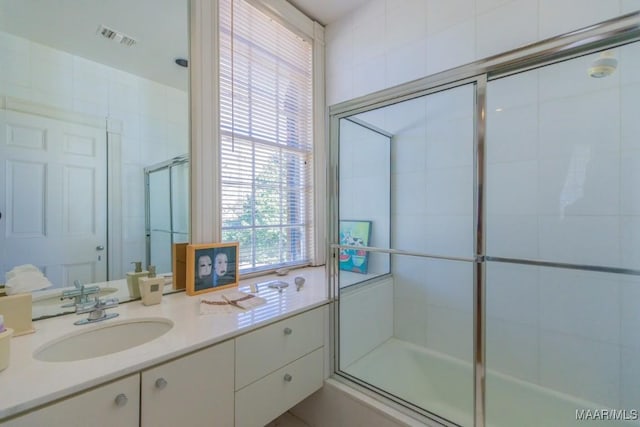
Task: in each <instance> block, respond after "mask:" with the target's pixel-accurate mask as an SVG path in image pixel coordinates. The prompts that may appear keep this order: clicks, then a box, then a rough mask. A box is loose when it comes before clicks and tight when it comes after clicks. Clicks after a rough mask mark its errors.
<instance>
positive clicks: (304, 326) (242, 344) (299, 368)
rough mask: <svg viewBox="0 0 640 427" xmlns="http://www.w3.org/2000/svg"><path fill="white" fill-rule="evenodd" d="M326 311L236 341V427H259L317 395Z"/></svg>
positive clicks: (259, 331) (321, 377) (287, 320)
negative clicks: (307, 398) (308, 397)
mask: <svg viewBox="0 0 640 427" xmlns="http://www.w3.org/2000/svg"><path fill="white" fill-rule="evenodd" d="M325 312H326V308H317V309H315V310H311V311H307V312H306V313H302V314H299V315H297V316H294V317H290V318H288V319H285V320H282V321H280V322H276V323H274V324H272V325H269V326H265V327H264V328H261V329H258V330H256V331H253V332H250V333H248V334H245V335H242V336H240V337H238V338H236V340H235V347H236V381H235V389H236V393H235V417H236V420H235V425H236V426H237V427H261V426H264V425H265V424H267V423H269V422H270V421H272V420H273V419H274V418H276V417H277V416H279V415H280V414H282V413H283V412H286V411H287V410H288V409H290V408H291V407H293V406H294V405H296V404H297V403H298V402H300V401H301V400H303V399H304V398H305V397H307V396H309V395H310V394H311V393H313V392H314V391H316V390H318V389H320V388H321V387H322V383H323V379H324V378H323V377H324V375H323V367H324V363H323V360H324V359H323V352H324V350H323V346H324V321H325Z"/></svg>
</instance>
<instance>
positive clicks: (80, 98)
mask: <svg viewBox="0 0 640 427" xmlns="http://www.w3.org/2000/svg"><path fill="white" fill-rule="evenodd" d="M0 57H1V58H2V67H0V93H2V94H4V95H8V96H12V97H16V98H20V99H24V100H27V101H32V102H37V103H41V104H46V105H51V106H55V107H58V108H63V109H66V110H69V111H73V112H77V113H84V114H90V115H94V116H97V117H105V118H106V117H110V118H114V119H118V120H121V121H122V122H123V135H122V148H123V159H122V161H123V168H122V171H123V189H122V191H123V193H122V195H123V204H124V206H123V216H124V218H123V220H124V223H123V246H124V247H123V251H122V264H123V266H124V269H125V271H129V266H130V264H129V263H130V262H132V261H143V262H144V260H145V259H146V255H145V231H144V221H145V219H144V216H145V211H144V171H143V169H144V167H146V166H149V165H152V164H155V163H158V162H161V161H164V160H167V159H170V158H172V157H174V156H177V155H181V154H185V153H186V152H188V135H189V133H188V131H189V122H188V109H189V102H188V94H187V93H186V92H184V91H181V90H178V89H175V88H172V87H169V86H166V85H162V84H159V83H156V82H153V81H150V80H147V79H143V78H140V77H138V76H135V75H133V74H129V73H126V72H123V71H120V70H116V69H114V68H110V67H107V66H104V65H101V64H98V63H96V62H93V61H88V60H86V59H83V58H81V57H78V56H73V55H70V54H68V53H66V52H62V51H59V50H55V49H52V48H49V47H47V46H44V45H41V44H38V43H33V42H31V41H29V40H27V39H23V38H20V37H16V36H13V35H11V34H8V33H3V32H0ZM185 72H186V71H185ZM185 78H186V77H185Z"/></svg>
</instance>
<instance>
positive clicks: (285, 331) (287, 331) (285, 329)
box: [284, 328, 293, 335]
mask: <svg viewBox="0 0 640 427" xmlns="http://www.w3.org/2000/svg"><path fill="white" fill-rule="evenodd" d="M292 332H293V330H292V329H291V328H284V334H285V335H291V333H292Z"/></svg>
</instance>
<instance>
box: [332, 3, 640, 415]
mask: <svg viewBox="0 0 640 427" xmlns="http://www.w3.org/2000/svg"><path fill="white" fill-rule="evenodd" d="M636 10H640V1H639V0H622V1H609V2H602V1H594V0H589V1H577V0H564V1H553V0H537V1H534V0H517V1H500V0H475V1H473V0H456V1H444V0H442V1H437V0H428V1H422V0H413V1H412V0H386V1H384V0H376V1H371V2H368V3H367V4H366V5H364V6H363V7H361V8H360V9H358V10H356V11H354V12H352V13H351V14H350V15H348V16H347V17H345V18H344V19H342V20H340V21H338V22H335V23H332V24H330V25H329V26H328V27H327V30H326V38H327V100H328V103H329V104H330V105H331V104H334V103H337V102H341V101H345V100H348V99H351V98H354V97H357V96H361V95H365V94H367V93H371V92H374V91H377V90H380V89H384V88H388V87H391V86H394V85H396V84H399V83H403V82H407V81H410V80H413V79H416V78H420V77H424V76H426V75H430V74H433V73H435V72H438V71H442V70H445V69H448V68H452V67H455V66H459V65H463V64H465V63H468V62H471V61H474V60H477V59H481V58H484V57H487V56H490V55H493V54H497V53H500V52H504V51H506V50H509V49H513V48H517V47H519V46H523V45H526V44H529V43H532V42H536V41H539V40H543V39H545V38H548V37H551V36H554V35H559V34H562V33H565V32H568V31H572V30H575V29H578V28H581V27H585V26H588V25H591V24H594V23H597V22H600V21H603V20H606V19H609V18H613V17H615V16H618V15H621V14H624V13H628V12H632V11H636ZM638 57H640V55H636V56H635V57H633V56H629V58H628V59H629V61H637V59H635V58H638ZM635 70H638V68H635ZM584 75H586V68H585V74H584ZM635 75H638V73H637V71H636V72H635ZM551 77H552V76H545V75H544V72H541V73H540V75H539V76H537V77H536V80H535V81H533V82H521V86H520V85H518V86H517V88H518V91H517V93H516V95H517V96H515V97H514V96H513V94H514V93H515V92H514V90H515V87H516V86H509V87H505V88H503V89H504V94H505V95H506V96H507V98H502V99H498V98H491V97H490V98H489V99H490V102H493V101H495V102H496V103H495V105H493V104H491V106H492V107H495V108H498V107H502V106H503V105H504V106H505V107H517V108H512V109H511V110H510V111H505V113H507V114H505V115H504V116H503V117H504V119H502V122H499V120H500V118H499V117H498V116H496V114H495V108H494V109H493V110H492V109H491V108H489V117H488V120H489V122H490V123H491V121H492V120H493V121H494V122H495V123H496V124H498V123H504V124H507V126H506V127H504V128H501V130H500V131H497V129H496V128H494V130H496V132H497V133H494V135H493V136H495V139H494V140H493V141H492V142H491V140H490V142H489V143H490V144H491V143H493V144H496V145H494V147H495V151H493V152H490V153H489V160H488V161H489V175H488V180H489V182H488V187H489V188H493V189H495V191H493V192H489V196H488V197H489V208H488V209H489V214H490V218H489V224H488V227H489V233H490V236H489V241H488V248H489V251H493V252H492V253H491V254H493V255H502V256H511V257H531V258H539V257H542V258H547V259H552V260H555V261H566V262H578V263H595V264H598V265H611V266H623V267H630V268H636V269H638V268H639V264H638V259H639V258H638V254H640V228H638V224H639V220H638V218H639V217H638V216H637V215H638V212H637V207H638V206H640V205H639V204H638V203H637V191H635V190H632V189H635V188H637V184H640V182H639V179H640V177H639V176H638V174H637V170H640V164H638V159H640V153H639V152H638V145H637V141H639V140H640V128H639V127H638V124H637V123H638V120H637V110H638V109H637V107H634V106H631V107H629V105H630V104H629V103H630V102H632V101H633V100H636V99H638V95H639V94H640V87H639V86H638V84H637V83H634V82H631V81H628V80H624V78H625V77H624V73H622V74H620V76H619V77H618V79H623V80H615V79H614V80H609V81H606V80H602V81H601V82H599V84H600V85H604V86H607V85H613V88H612V89H611V90H612V91H613V92H610V93H609V94H608V95H607V94H601V95H603V96H604V98H598V100H604V99H605V98H606V97H607V96H609V97H610V98H611V99H610V102H604V103H602V102H594V100H595V99H594V98H593V93H587V94H580V93H581V91H583V90H584V87H582V86H581V83H580V81H578V80H577V79H573V78H569V79H568V80H566V79H565V80H560V81H561V82H562V83H560V84H561V86H560V87H558V86H557V83H554V82H557V80H556V79H555V77H554V78H551ZM627 77H628V76H627ZM523 78H524V77H523ZM587 80H588V79H587ZM568 82H570V84H568ZM554 84H556V86H554ZM494 89H495V92H494V93H495V95H494V96H497V94H498V91H497V89H498V88H497V87H496V88H494ZM600 89H602V88H600ZM572 91H573V93H571V92H572ZM587 92H588V91H587ZM576 95H579V96H576ZM492 99H493V101H492ZM541 105H544V108H541V107H540V106H541ZM416 108H419V107H416ZM633 111H635V112H636V113H635V117H636V118H635V119H634V118H632V117H634V113H633ZM539 112H540V116H538V114H539ZM560 112H575V114H576V115H575V116H573V118H569V119H568V121H567V120H564V121H563V122H561V123H560V122H558V121H557V120H554V118H555V116H557V115H558V113H560ZM580 114H586V115H584V116H580ZM517 117H527V121H526V123H527V124H526V125H525V124H524V123H518V122H517V121H516V119H517ZM572 120H573V122H572ZM509 123H510V124H511V126H509ZM567 123H572V124H573V125H576V124H577V125H578V126H580V125H588V126H587V127H586V128H585V129H596V128H598V127H600V126H599V125H601V124H604V126H603V127H602V129H604V133H602V132H601V131H598V132H596V133H595V134H590V133H589V132H588V131H587V132H584V134H583V135H581V137H584V138H586V144H584V145H583V146H591V148H592V149H593V150H599V147H600V148H601V147H602V144H603V143H604V139H606V140H611V141H613V143H614V145H615V146H616V147H618V148H616V149H615V150H613V151H611V150H609V151H607V150H605V151H604V152H603V151H602V150H599V151H592V153H593V155H594V156H595V155H596V154H598V157H597V159H598V161H597V162H595V163H594V161H592V168H591V169H592V170H593V171H594V172H593V174H594V175H593V176H590V181H589V184H590V186H589V187H588V190H589V192H588V193H587V194H586V195H585V196H584V197H582V198H581V201H580V202H579V203H575V202H576V201H575V200H574V201H573V202H574V203H573V204H572V206H569V209H565V211H564V214H565V216H564V217H562V218H561V216H560V215H559V214H558V211H557V209H556V210H555V211H553V212H552V211H551V210H550V209H551V208H554V207H555V208H557V206H552V205H551V204H550V202H553V200H556V198H557V197H558V193H559V192H560V191H562V188H563V185H564V184H563V183H564V180H563V179H564V176H563V175H562V174H563V173H564V171H565V169H564V167H565V166H566V164H565V163H563V162H566V160H567V157H566V155H567V153H568V155H569V156H570V154H571V150H565V149H564V148H563V146H562V144H561V143H562V139H563V138H566V137H567V133H566V132H567V128H566V126H565V125H566V124H567ZM386 130H389V129H388V128H387V129H386ZM418 132H421V133H422V134H421V135H420V136H418V137H417V138H415V137H414V140H416V141H418V140H419V139H420V138H422V137H423V138H424V140H425V141H432V140H433V139H432V138H433V135H432V136H429V137H427V134H426V127H425V129H421V130H418ZM500 132H501V133H500ZM436 135H437V134H436ZM558 135H559V136H560V137H558ZM442 136H443V137H446V138H445V139H444V140H449V141H453V140H458V139H457V138H458V136H446V135H444V134H443V135H442ZM573 137H575V135H574V136H573ZM579 137H580V136H579ZM500 138H503V139H500ZM407 141H409V140H407ZM396 142H397V143H398V145H397V146H396V145H394V149H397V147H401V143H402V140H401V139H398V138H397V137H395V138H394V144H395V143H396ZM501 142H502V143H503V142H508V143H505V144H502V145H500V144H501ZM591 142H593V144H591ZM407 144H410V142H407ZM599 144H600V145H599ZM427 147H428V144H424V145H420V144H419V143H418V144H414V146H413V148H412V149H411V150H408V151H403V152H402V153H400V154H398V153H395V152H394V155H393V156H392V157H393V158H394V159H397V161H398V163H397V164H396V165H394V168H395V169H394V170H393V173H394V175H393V180H392V182H393V189H392V191H393V193H394V198H396V199H395V200H394V201H393V205H392V206H393V207H392V209H393V210H394V211H395V214H394V215H395V216H394V217H393V219H392V221H393V236H394V241H393V246H394V247H397V248H400V249H415V250H421V249H425V248H426V245H427V244H430V245H431V248H430V252H433V251H434V249H435V250H441V251H442V250H445V249H446V253H447V254H449V255H460V256H466V255H468V254H467V253H464V252H465V250H466V248H467V247H468V246H469V242H468V241H465V237H463V235H462V234H460V238H459V239H458V238H455V236H458V232H462V231H463V230H462V229H461V227H463V228H464V227H468V225H461V224H462V223H460V222H457V221H458V220H460V217H459V215H464V214H465V211H464V210H462V211H460V210H459V209H458V211H457V212H455V213H454V212H452V211H451V209H456V205H455V197H456V196H455V195H456V194H457V195H458V196H459V195H460V194H461V193H460V191H457V190H456V185H457V183H463V182H466V181H467V180H466V179H463V180H462V181H460V180H459V179H455V178H454V177H453V175H451V176H449V177H448V178H447V177H446V176H445V175H442V174H441V175H440V183H441V185H443V186H445V187H447V186H448V187H449V189H450V190H452V191H451V192H449V194H450V195H452V196H454V199H453V200H452V199H451V198H447V197H445V193H442V196H439V195H438V193H437V192H436V193H432V194H431V195H427V194H425V193H427V192H428V191H429V190H431V189H433V187H430V186H428V185H425V181H421V180H423V179H425V177H427V176H428V175H429V173H431V172H434V171H435V170H434V169H432V170H429V165H428V164H426V163H424V159H425V155H426V150H428V148H427ZM532 150H533V151H532ZM563 150H564V151H563ZM579 150H580V149H579ZM583 152H584V151H583ZM578 154H579V153H578ZM492 156H493V157H492ZM583 157H584V156H583ZM447 158H450V159H453V160H454V161H462V160H463V158H462V157H460V156H459V155H453V156H451V157H447V153H442V152H441V153H440V154H439V157H436V159H439V160H442V159H447ZM432 159H433V157H432ZM594 159H595V157H594ZM578 160H579V159H578ZM607 164H608V165H610V166H612V167H613V168H614V170H615V171H617V173H618V175H616V176H614V177H611V176H609V175H607V173H608V172H607V170H611V169H609V168H608V167H607V166H606V165H607ZM432 166H433V165H432ZM449 166H450V167H449V168H448V170H445V171H440V172H441V173H443V172H444V173H449V174H451V173H453V171H454V168H455V166H458V167H462V166H463V165H461V164H458V165H454V164H449ZM445 169H446V168H445ZM541 171H543V172H541ZM546 171H548V173H547V172H546ZM590 173H591V172H590ZM546 179H549V180H551V181H546ZM460 188H461V187H460ZM425 190H426V191H425ZM436 191H437V190H436ZM463 191H468V190H463ZM554 191H556V192H557V193H553V192H554ZM625 192H626V194H627V196H624V197H621V196H620V195H621V194H622V193H625ZM416 195H419V196H418V200H415V198H416ZM466 196H468V197H469V198H470V197H471V193H469V194H467V195H466ZM466 196H465V197H464V198H463V199H465V200H470V199H467V198H466ZM429 197H431V199H429ZM406 199H414V200H411V201H409V200H406ZM565 200H568V199H566V198H565ZM436 201H437V202H438V203H439V205H438V206H444V207H445V209H448V210H445V211H444V212H440V213H441V214H442V217H441V222H440V223H439V224H438V227H437V228H436V230H437V231H440V232H442V234H441V235H440V236H437V235H432V236H430V237H431V238H430V239H428V240H424V239H423V240H420V239H417V238H416V237H417V235H420V230H424V228H425V227H426V225H425V224H424V222H421V221H420V217H422V218H425V215H426V210H427V209H434V206H433V205H432V203H433V202H436ZM423 202H424V203H426V204H431V207H428V206H426V205H424V206H422V207H421V203H423ZM403 205H404V206H405V207H406V206H409V207H411V208H415V209H414V210H415V212H412V211H407V210H406V209H399V208H400V207H402V206H403ZM460 207H463V208H464V206H462V205H458V208H460ZM539 209H542V211H539ZM545 209H546V210H545ZM432 213H437V212H432ZM401 216H404V217H408V216H413V217H414V218H401ZM406 219H409V221H405V220H406ZM434 219H435V218H431V219H430V220H434ZM560 219H562V221H560ZM416 230H418V231H416ZM445 230H446V232H445ZM465 233H466V232H465ZM422 235H426V234H424V233H423V234H422ZM452 236H454V238H453V239H452V238H451V237H452ZM491 236H493V237H491ZM469 238H471V234H469V235H468V237H467V238H466V239H469ZM492 238H493V240H491V239H492ZM427 242H429V243H427ZM404 245H410V246H411V245H414V246H413V247H406V248H405V247H402V246H404ZM501 245H502V246H501ZM471 249H472V248H471ZM492 265H493V267H491V268H490V269H489V272H488V282H489V289H488V295H487V298H488V310H489V313H488V333H487V340H488V345H489V349H488V363H489V367H490V368H492V369H496V370H500V371H502V372H506V373H508V374H511V375H515V376H517V377H519V378H523V379H526V380H529V381H533V382H536V383H539V384H542V385H545V386H549V387H553V388H556V389H558V390H560V391H563V392H568V393H571V394H574V395H578V396H581V397H583V398H586V399H589V400H593V401H597V402H599V403H602V404H608V405H611V406H613V407H620V408H625V407H626V408H633V407H635V406H637V402H638V401H640V392H638V389H637V386H634V384H636V385H637V383H638V381H640V365H639V364H638V362H637V361H638V360H640V348H639V346H638V343H639V342H640V337H638V334H637V332H634V331H638V330H640V316H638V314H637V312H638V311H637V309H635V308H634V307H637V304H635V305H634V302H633V301H636V302H637V301H638V297H639V295H640V289H639V287H638V281H637V280H633V279H629V278H628V277H627V278H620V277H618V276H608V275H605V274H600V273H585V272H577V271H576V272H573V271H563V270H553V271H552V270H549V269H537V268H526V267H515V266H510V265H495V264H492ZM393 269H394V271H393V273H394V282H395V290H394V292H395V299H396V305H395V308H394V321H395V326H394V333H395V335H396V336H398V337H399V338H402V339H406V340H409V341H412V342H415V343H418V344H422V345H426V346H429V347H431V348H434V349H436V350H438V351H442V352H445V353H447V354H451V355H453V356H455V357H458V358H461V359H463V360H470V359H471V345H472V343H471V325H472V323H471V322H472V318H471V300H470V298H471V291H472V283H471V277H472V272H471V271H470V270H471V269H470V268H468V267H465V266H463V265H457V264H456V263H443V262H436V261H431V262H425V261H421V260H417V259H413V258H408V257H404V258H400V257H395V258H394V259H393ZM416 313H417V315H416V316H415V317H413V315H414V314H416Z"/></svg>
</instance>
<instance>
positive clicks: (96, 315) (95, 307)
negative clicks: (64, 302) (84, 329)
mask: <svg viewBox="0 0 640 427" xmlns="http://www.w3.org/2000/svg"><path fill="white" fill-rule="evenodd" d="M117 306H118V298H107V299H104V300H101V299H100V298H98V297H96V299H95V300H94V301H93V302H89V303H83V304H78V305H76V314H83V313H89V317H87V318H86V319H82V320H78V321H77V322H74V323H73V324H74V325H86V324H87V323H95V322H101V321H103V320H107V319H113V318H114V317H118V313H109V314H107V313H106V312H105V310H106V309H108V308H113V307H117Z"/></svg>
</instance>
